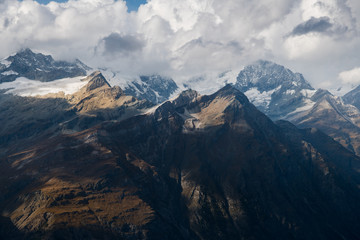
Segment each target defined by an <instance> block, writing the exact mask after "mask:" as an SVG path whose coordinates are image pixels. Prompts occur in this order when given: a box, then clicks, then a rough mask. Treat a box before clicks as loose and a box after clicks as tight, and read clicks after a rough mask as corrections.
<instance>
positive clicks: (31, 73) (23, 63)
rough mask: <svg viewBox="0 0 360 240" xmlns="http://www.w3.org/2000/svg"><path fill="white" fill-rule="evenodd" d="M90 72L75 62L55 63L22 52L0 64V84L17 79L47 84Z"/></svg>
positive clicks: (84, 66) (36, 54)
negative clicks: (22, 78)
mask: <svg viewBox="0 0 360 240" xmlns="http://www.w3.org/2000/svg"><path fill="white" fill-rule="evenodd" d="M87 70H90V68H89V67H87V66H86V65H85V64H83V63H82V62H80V61H79V60H76V61H75V62H73V63H70V62H65V61H55V60H54V59H53V58H52V57H51V56H47V55H43V54H41V53H34V52H32V51H31V50H30V49H25V50H22V51H20V52H18V53H16V54H15V55H13V56H10V57H8V58H6V60H3V61H1V63H0V83H2V82H11V81H14V80H15V79H16V78H18V77H26V78H28V79H31V80H39V81H42V82H48V81H52V80H56V79H61V78H68V77H77V76H85V75H86V71H87Z"/></svg>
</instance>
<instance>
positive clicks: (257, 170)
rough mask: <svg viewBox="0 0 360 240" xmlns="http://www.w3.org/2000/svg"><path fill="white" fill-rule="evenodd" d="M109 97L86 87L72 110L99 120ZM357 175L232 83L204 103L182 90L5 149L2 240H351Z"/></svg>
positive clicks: (345, 156) (352, 163)
mask: <svg viewBox="0 0 360 240" xmlns="http://www.w3.org/2000/svg"><path fill="white" fill-rule="evenodd" d="M95 75H96V74H95ZM95 75H94V76H95ZM97 77H99V78H101V76H99V75H97ZM89 84H92V83H91V81H89ZM113 91H115V92H118V91H116V90H114V89H112V88H110V87H109V86H107V85H106V84H99V86H98V87H97V88H94V89H92V90H90V91H87V86H85V87H84V88H83V89H82V90H81V91H80V92H78V93H77V95H76V96H75V95H74V96H73V99H72V100H71V101H72V102H71V101H70V103H71V106H75V108H73V109H74V111H75V113H76V115H78V114H80V115H97V114H98V113H100V112H102V111H103V110H104V109H107V108H101V107H100V106H101V104H100V103H99V105H98V108H97V110H96V109H95V108H94V109H90V108H89V107H86V106H87V104H89V103H91V102H92V100H91V99H92V98H95V99H96V98H97V97H98V96H101V97H100V98H99V99H97V101H96V102H99V101H100V100H101V99H102V98H108V100H113V101H115V102H117V104H120V99H122V98H123V97H124V95H122V93H121V92H118V94H116V93H113ZM99 94H100V95H99ZM102 94H103V95H102ZM113 94H114V95H113ZM80 96H82V97H83V98H82V100H79V99H81V97H80ZM112 96H117V97H118V98H116V97H114V98H112ZM135 102H136V101H135ZM90 105H91V104H90ZM80 106H82V107H80ZM112 106H120V105H116V104H115V105H110V106H109V109H112V111H117V110H116V109H117V107H114V108H112ZM124 106H127V108H131V107H132V106H134V105H131V104H129V103H126V104H125V105H124ZM136 106H139V105H136ZM33 108H36V107H35V106H34V107H33ZM127 108H126V109H127ZM70 122H71V121H70ZM66 124H69V123H68V122H67V123H66ZM16 144H18V143H16ZM359 170H360V159H359V158H358V157H357V156H355V155H354V154H352V153H351V152H349V151H347V150H346V149H345V148H343V147H342V146H341V145H340V144H338V143H337V142H336V141H334V140H332V139H331V138H330V137H328V136H326V135H325V134H323V133H322V132H321V131H319V130H316V129H305V130H299V129H298V128H296V127H295V126H294V125H292V124H291V123H289V122H285V121H281V122H277V123H276V124H275V123H273V122H272V121H271V120H270V119H269V118H268V117H266V116H265V115H264V114H263V113H261V112H260V111H258V110H257V109H256V108H255V107H254V105H252V104H251V103H250V102H249V100H248V99H247V98H246V97H245V95H244V94H242V93H241V92H240V91H238V90H236V89H234V88H233V87H231V86H226V87H224V88H223V89H221V90H219V91H218V92H216V93H214V94H212V95H209V96H201V95H199V94H197V93H196V92H194V91H191V90H189V91H186V92H184V93H182V94H181V95H180V96H179V97H178V98H175V99H173V100H171V101H167V102H165V103H163V104H162V105H160V106H158V107H156V108H153V109H149V110H147V111H144V112H143V113H140V112H138V113H137V114H133V115H131V116H128V117H126V118H121V119H119V118H118V116H115V118H113V119H112V118H108V120H104V121H100V122H99V123H98V124H97V125H90V126H89V127H88V128H85V129H83V130H78V131H77V132H73V133H61V134H58V135H55V136H52V137H51V138H46V137H44V138H41V139H40V138H34V139H33V140H32V141H31V143H28V144H27V145H22V146H17V147H13V148H8V150H7V151H6V153H5V154H3V155H2V157H1V158H0V210H1V211H0V212H1V213H2V214H1V215H2V219H0V221H2V222H4V224H6V225H7V226H9V228H8V229H9V231H7V230H4V229H3V228H0V234H2V235H1V236H15V237H19V236H20V237H24V236H25V237H26V238H30V239H31V238H46V239H99V238H101V239H339V238H343V239H358V238H359V237H360V231H359V229H360V226H359V225H360V224H359V223H360V221H359V220H360V219H359V216H360V191H359V188H358V186H359V184H360V174H359Z"/></svg>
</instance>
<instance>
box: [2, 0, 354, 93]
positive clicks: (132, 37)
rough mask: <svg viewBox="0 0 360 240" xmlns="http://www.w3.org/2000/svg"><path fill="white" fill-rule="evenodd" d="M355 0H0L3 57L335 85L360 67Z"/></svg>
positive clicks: (183, 75) (178, 75)
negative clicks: (281, 74)
mask: <svg viewBox="0 0 360 240" xmlns="http://www.w3.org/2000/svg"><path fill="white" fill-rule="evenodd" d="M359 23H360V4H359V1H357V0H296V1H293V0H259V1H251V0H223V1H217V0H183V1H178V0H148V2H147V4H144V5H141V6H140V8H139V10H138V11H137V12H130V13H129V12H128V11H127V7H126V2H125V1H123V0H117V1H115V0H69V1H68V2H66V3H56V2H50V3H49V4H47V5H42V4H39V3H37V2H35V1H34V0H24V1H21V2H20V1H15V0H2V1H0V42H1V44H0V57H1V58H3V57H6V56H7V55H9V54H12V53H13V52H16V51H18V50H19V49H21V48H25V47H29V48H32V49H34V50H36V51H39V52H44V53H47V54H52V55H53V56H54V57H55V58H57V59H74V58H79V59H81V60H82V61H84V62H85V63H87V64H88V65H90V66H92V67H109V68H111V69H113V70H116V71H120V72H124V73H127V74H134V75H136V74H149V73H159V74H165V75H168V76H171V77H173V78H174V79H175V80H177V81H186V80H187V79H190V78H194V77H196V76H204V74H210V75H213V74H216V73H220V72H224V71H228V70H230V69H239V68H241V67H242V66H244V65H246V64H249V63H251V62H253V61H255V60H257V59H266V60H272V61H275V62H277V63H280V64H283V65H285V66H287V67H289V68H291V69H292V70H294V71H298V72H302V73H303V74H304V75H305V77H306V78H307V79H308V80H309V81H310V82H311V83H312V84H313V85H314V86H315V87H322V86H332V85H337V84H339V82H338V76H339V73H341V72H344V71H346V70H347V69H352V68H355V67H356V66H358V63H359V62H360V56H359V54H358V52H360V37H359V29H360V25H359Z"/></svg>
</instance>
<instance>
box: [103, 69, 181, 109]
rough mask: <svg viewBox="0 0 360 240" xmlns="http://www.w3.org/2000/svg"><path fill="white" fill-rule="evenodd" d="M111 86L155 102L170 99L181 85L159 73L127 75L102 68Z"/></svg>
mask: <svg viewBox="0 0 360 240" xmlns="http://www.w3.org/2000/svg"><path fill="white" fill-rule="evenodd" d="M101 72H102V74H103V75H104V76H105V78H106V79H107V80H108V81H109V83H110V85H111V86H120V87H121V88H122V89H123V91H124V93H125V94H126V95H131V96H134V97H136V98H138V99H146V100H148V101H150V102H152V103H154V104H158V103H162V102H164V101H166V100H168V99H169V98H170V97H171V96H172V95H174V94H175V93H176V92H178V90H179V87H178V85H177V84H176V83H175V81H174V80H173V79H172V78H169V77H164V76H160V75H157V74H154V75H149V76H144V75H141V76H127V75H125V74H122V73H120V72H113V71H111V70H109V69H101Z"/></svg>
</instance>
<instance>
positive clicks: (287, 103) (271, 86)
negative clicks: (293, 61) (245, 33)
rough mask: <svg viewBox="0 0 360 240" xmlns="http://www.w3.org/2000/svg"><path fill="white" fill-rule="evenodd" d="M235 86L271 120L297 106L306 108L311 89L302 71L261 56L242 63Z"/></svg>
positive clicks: (279, 117) (297, 107)
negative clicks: (252, 62)
mask: <svg viewBox="0 0 360 240" xmlns="http://www.w3.org/2000/svg"><path fill="white" fill-rule="evenodd" d="M235 87H236V88H237V89H239V90H240V91H242V92H244V93H245V95H246V96H247V97H248V98H249V100H250V101H251V102H252V103H253V104H254V105H255V106H256V107H258V108H259V110H261V111H262V112H264V113H265V114H267V115H268V116H270V117H271V118H272V119H275V120H276V119H282V118H285V117H286V116H287V115H288V114H290V113H292V112H294V111H298V110H299V109H308V108H309V106H310V105H311V104H312V102H311V101H310V98H311V96H312V95H313V94H314V93H315V90H314V88H313V87H312V86H311V85H310V84H309V83H308V82H307V81H306V80H305V79H304V77H303V76H302V74H300V73H294V72H292V71H291V70H289V69H287V68H285V67H284V66H281V65H278V64H276V63H273V62H269V61H264V60H259V61H257V62H255V63H254V64H252V65H249V66H247V67H245V68H244V69H243V70H242V71H241V72H240V73H239V75H238V77H237V80H236V83H235Z"/></svg>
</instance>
